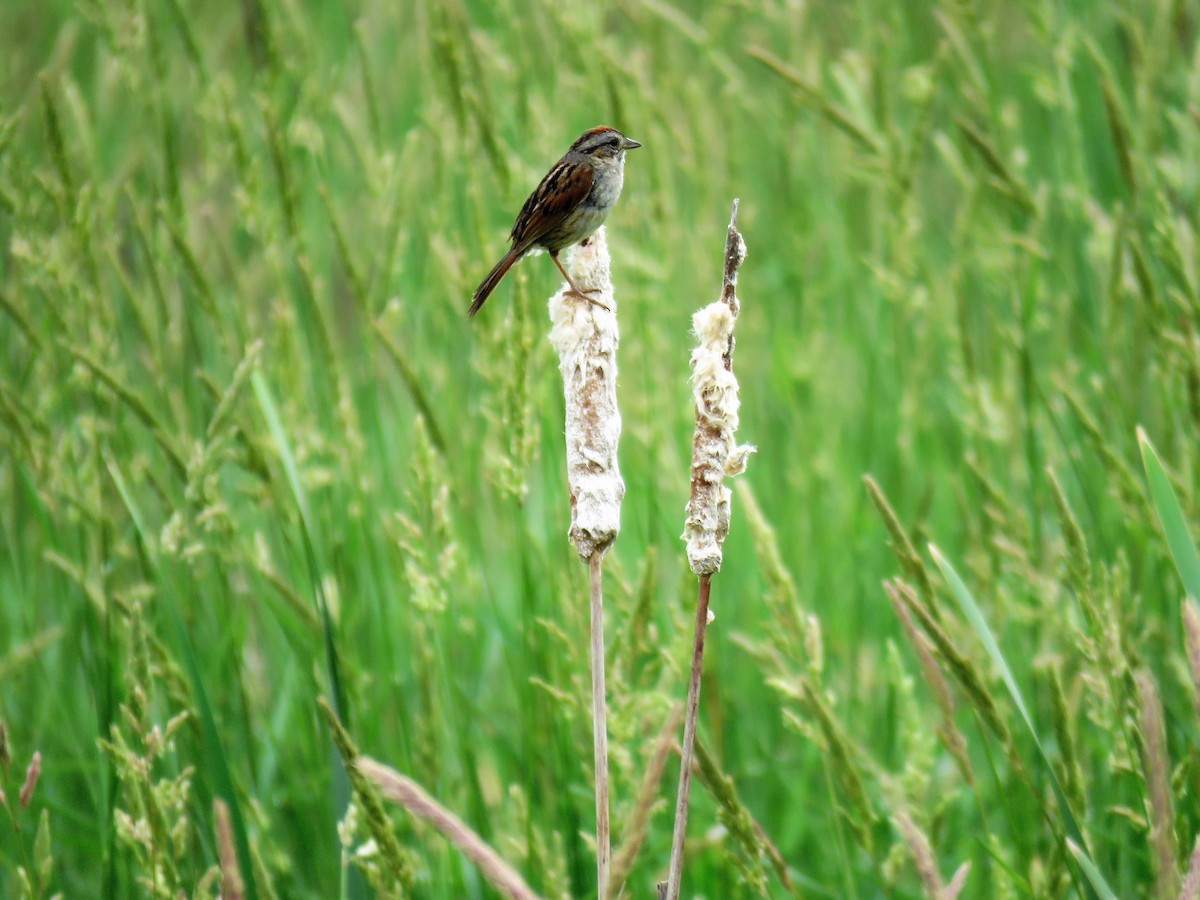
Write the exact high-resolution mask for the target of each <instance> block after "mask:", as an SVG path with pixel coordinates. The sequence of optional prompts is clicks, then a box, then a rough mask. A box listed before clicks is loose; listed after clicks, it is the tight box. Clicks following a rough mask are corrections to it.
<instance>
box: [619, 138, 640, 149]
mask: <svg viewBox="0 0 1200 900" xmlns="http://www.w3.org/2000/svg"><path fill="white" fill-rule="evenodd" d="M621 140H623V141H624V142H625V143H623V144H622V145H621V149H622V150H632V149H633V148H634V147H640V146H642V144H641V142H640V141H635V140H634V139H633V138H621Z"/></svg>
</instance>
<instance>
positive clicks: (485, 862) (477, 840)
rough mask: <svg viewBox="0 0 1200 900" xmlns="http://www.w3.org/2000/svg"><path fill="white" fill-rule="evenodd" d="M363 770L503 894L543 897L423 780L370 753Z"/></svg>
mask: <svg viewBox="0 0 1200 900" xmlns="http://www.w3.org/2000/svg"><path fill="white" fill-rule="evenodd" d="M357 762H358V767H359V770H360V771H361V772H362V773H363V775H365V776H366V777H367V778H369V779H371V781H373V782H374V783H375V784H376V785H378V786H379V790H380V792H381V793H382V794H383V796H385V797H387V798H388V799H389V800H391V801H393V802H395V803H399V804H400V805H401V806H403V807H404V808H405V809H406V810H408V811H409V812H410V813H412V814H413V815H414V816H416V817H417V818H418V819H420V820H421V821H423V822H426V823H428V824H429V825H432V826H433V827H434V828H436V829H437V830H438V831H440V832H441V833H442V835H443V836H444V837H445V838H446V839H447V840H448V841H450V843H452V844H453V845H454V846H455V847H457V848H458V849H459V850H461V851H462V852H463V854H464V855H465V856H466V857H467V859H469V860H471V862H473V863H475V865H476V866H478V867H479V871H480V872H482V873H483V877H484V878H486V879H487V880H488V882H489V883H490V884H491V885H492V887H494V888H495V889H496V890H497V891H499V892H500V893H501V894H502V895H503V896H505V897H509V898H512V900H539V898H538V895H537V894H535V893H534V892H533V889H532V888H530V887H529V885H527V884H526V883H525V880H524V879H523V878H522V877H521V876H520V875H519V874H517V872H516V870H515V869H513V868H512V867H511V866H510V865H509V864H508V863H506V862H505V861H504V860H503V859H501V858H500V855H499V854H498V853H497V852H496V851H495V850H493V849H492V848H491V847H490V846H488V844H487V843H486V842H485V841H484V840H483V838H481V837H480V836H479V835H477V834H476V833H475V832H474V831H472V830H471V828H470V827H469V826H468V825H467V824H466V823H465V822H464V821H463V820H462V819H460V818H459V817H458V816H456V815H455V814H454V813H452V812H450V810H448V809H446V808H445V807H444V806H442V805H441V804H440V803H438V802H437V801H436V800H434V799H433V798H432V797H431V796H429V794H427V793H425V791H424V789H422V788H421V786H420V785H419V784H417V783H416V782H415V781H413V780H412V779H411V778H408V777H406V776H404V775H401V774H400V773H399V772H397V771H395V770H394V769H391V768H389V767H388V766H385V765H384V764H383V763H381V762H377V761H376V760H374V759H371V758H370V757H369V756H360V757H358V761H357Z"/></svg>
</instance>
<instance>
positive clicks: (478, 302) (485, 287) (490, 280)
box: [467, 247, 525, 316]
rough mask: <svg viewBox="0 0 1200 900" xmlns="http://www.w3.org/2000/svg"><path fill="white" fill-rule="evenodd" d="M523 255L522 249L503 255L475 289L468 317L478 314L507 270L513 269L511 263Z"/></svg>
mask: <svg viewBox="0 0 1200 900" xmlns="http://www.w3.org/2000/svg"><path fill="white" fill-rule="evenodd" d="M524 254H525V248H524V247H513V248H512V249H511V250H509V251H508V252H507V253H505V254H504V258H503V259H501V260H500V262H498V263H496V266H495V268H493V269H492V271H490V272H488V274H487V278H485V279H483V282H482V283H481V284H480V285H479V287H477V288H475V297H474V298H473V299H472V300H471V308H470V309H468V310H467V315H468V316H474V315H475V313H477V312H479V309H480V307H481V306H483V304H484V303H485V302H486V301H487V298H488V297H490V296H491V293H492V291H494V290H495V289H496V285H498V284H499V283H500V279H501V278H503V277H504V276H505V274H507V272H508V270H509V269H511V268H512V267H513V263H515V262H516V261H517V260H518V259H520V258H521V257H522V256H523V255H524Z"/></svg>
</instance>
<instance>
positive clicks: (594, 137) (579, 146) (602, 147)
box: [571, 125, 642, 159]
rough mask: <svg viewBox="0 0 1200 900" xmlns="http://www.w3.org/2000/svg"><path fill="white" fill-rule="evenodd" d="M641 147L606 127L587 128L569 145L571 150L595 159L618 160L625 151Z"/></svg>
mask: <svg viewBox="0 0 1200 900" xmlns="http://www.w3.org/2000/svg"><path fill="white" fill-rule="evenodd" d="M640 146H642V145H641V144H640V143H638V142H637V141H635V140H634V139H633V138H627V137H625V135H623V134H621V132H619V131H617V129H615V128H612V127H610V126H608V125H598V126H596V127H595V128H589V129H588V130H587V131H585V132H584V133H583V134H581V135H580V136H579V138H578V140H576V141H575V143H574V144H572V145H571V149H572V150H574V151H577V152H579V153H586V154H588V155H589V156H592V157H595V158H596V159H620V158H621V157H622V156H624V154H625V151H626V150H632V149H633V148H634V147H640Z"/></svg>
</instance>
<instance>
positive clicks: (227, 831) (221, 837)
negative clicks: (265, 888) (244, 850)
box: [213, 797, 246, 900]
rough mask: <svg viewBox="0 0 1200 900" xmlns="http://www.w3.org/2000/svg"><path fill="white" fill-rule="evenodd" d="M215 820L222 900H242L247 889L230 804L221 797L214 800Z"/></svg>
mask: <svg viewBox="0 0 1200 900" xmlns="http://www.w3.org/2000/svg"><path fill="white" fill-rule="evenodd" d="M213 819H214V821H215V823H216V832H217V859H218V860H219V862H220V865H221V900H242V897H244V896H245V893H246V887H245V884H244V882H243V881H242V870H241V869H240V868H238V858H237V847H236V846H235V845H234V841H233V826H232V824H231V823H230V819H229V804H228V803H226V802H225V801H224V800H222V799H221V798H220V797H214V798H213Z"/></svg>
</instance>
